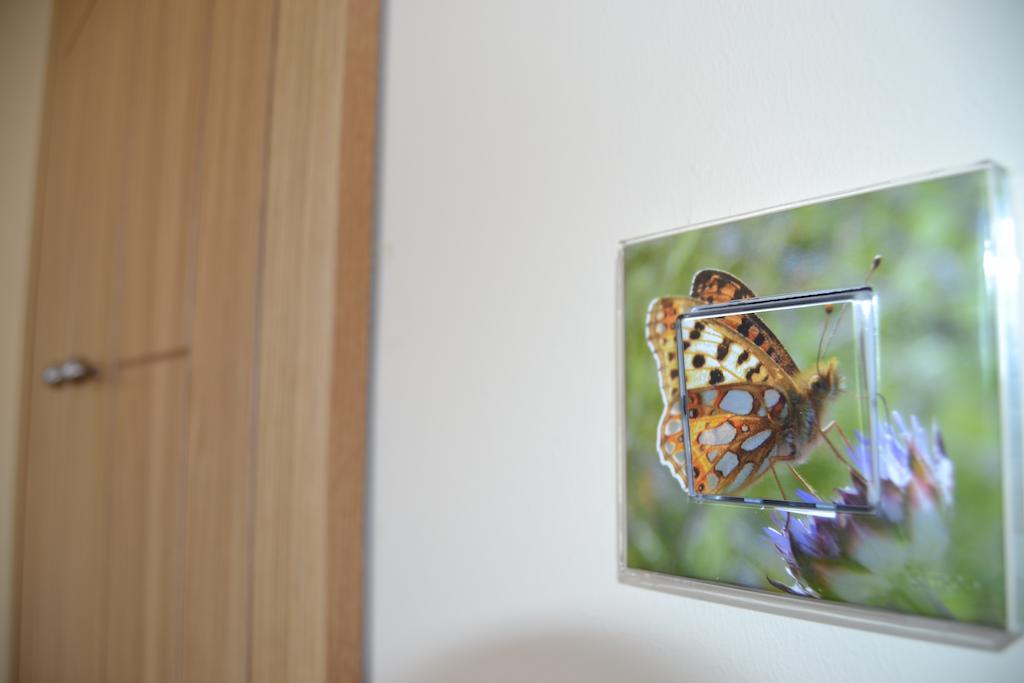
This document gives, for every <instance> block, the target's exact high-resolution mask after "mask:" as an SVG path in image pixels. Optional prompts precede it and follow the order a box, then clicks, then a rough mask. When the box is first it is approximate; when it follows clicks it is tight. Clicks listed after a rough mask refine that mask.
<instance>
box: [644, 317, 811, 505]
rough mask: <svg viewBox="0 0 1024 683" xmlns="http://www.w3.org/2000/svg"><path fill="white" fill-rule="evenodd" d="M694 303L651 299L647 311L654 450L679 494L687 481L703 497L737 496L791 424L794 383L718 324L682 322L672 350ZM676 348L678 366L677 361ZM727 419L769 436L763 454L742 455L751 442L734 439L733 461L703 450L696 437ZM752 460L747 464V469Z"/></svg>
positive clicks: (725, 452) (717, 452) (759, 472)
mask: <svg viewBox="0 0 1024 683" xmlns="http://www.w3.org/2000/svg"><path fill="white" fill-rule="evenodd" d="M698 303H699V302H698V301H696V300H694V299H690V298H686V297H663V298H660V299H655V300H654V301H652V302H651V305H650V307H649V308H648V312H647V343H648V346H649V347H650V348H651V351H652V352H653V354H654V357H655V360H656V362H657V365H658V371H659V382H660V386H661V394H662V399H663V400H664V410H663V412H662V416H661V420H660V422H659V425H658V440H657V443H658V452H659V455H660V458H661V460H662V462H663V463H664V464H665V465H667V466H668V467H669V468H670V469H671V470H672V472H673V474H674V475H675V478H676V479H677V480H678V481H679V483H680V485H681V486H682V487H683V488H684V489H687V490H688V482H689V481H695V482H696V483H697V486H698V490H699V491H700V492H702V493H719V492H722V491H724V490H726V489H727V488H728V489H729V490H733V489H735V490H739V489H740V488H743V487H745V486H746V485H749V484H750V483H753V482H754V481H756V480H757V479H758V478H759V477H760V476H761V475H763V474H764V472H765V470H766V468H767V465H764V464H763V463H762V461H761V460H757V458H759V457H764V458H767V457H768V455H767V454H768V453H769V452H773V451H772V449H773V447H774V445H775V441H776V440H778V439H780V438H781V437H779V436H778V435H777V434H781V433H782V432H783V431H784V429H783V427H784V425H785V424H786V421H787V419H788V418H789V411H790V406H789V399H788V397H789V396H790V395H791V393H792V390H793V388H794V385H793V382H792V379H791V378H790V377H789V376H788V375H787V374H786V373H785V372H784V371H783V370H782V369H781V368H779V367H778V366H777V365H776V364H775V363H774V362H773V361H772V360H771V358H769V357H767V356H766V355H765V352H764V351H763V350H762V349H761V348H759V347H756V346H753V345H752V343H751V342H750V341H749V340H747V339H745V338H743V337H741V336H740V335H739V333H738V332H737V331H736V330H734V329H732V328H730V327H728V326H726V325H723V324H721V321H720V320H709V321H703V322H702V321H690V320H686V321H685V322H684V323H683V325H681V332H682V333H683V335H684V336H683V339H682V340H681V343H680V344H678V345H677V342H676V337H675V325H676V321H677V320H678V318H679V316H681V315H682V314H683V313H684V312H685V311H686V310H688V309H689V308H692V307H693V306H694V305H697V304H698ZM680 346H681V347H682V354H683V359H682V361H683V362H682V363H680V359H679V358H678V351H679V349H680ZM681 369H682V370H683V371H685V373H686V387H687V393H686V405H685V406H681V405H680V391H681V382H680V372H681ZM684 410H685V416H684V413H683V411H684ZM731 418H736V419H739V420H741V421H743V425H742V426H740V427H737V428H736V429H737V430H739V432H738V433H739V434H740V435H742V434H744V433H746V432H744V431H743V429H742V427H746V428H747V429H748V430H749V429H752V428H753V427H752V425H762V426H761V428H760V429H758V430H757V431H758V432H760V431H764V430H766V429H767V430H769V431H770V432H771V433H772V434H773V436H772V443H771V444H770V445H769V446H768V447H766V448H763V449H761V448H759V449H756V450H750V449H744V448H742V445H743V444H744V443H748V445H749V443H752V442H747V441H746V440H745V439H739V437H737V439H739V440H738V441H737V444H736V448H735V449H733V453H734V455H735V457H733V456H729V455H728V452H729V451H728V450H723V449H717V450H714V451H713V452H711V451H709V450H708V449H707V448H704V446H705V444H704V443H703V442H701V441H700V440H699V439H700V435H701V434H702V433H703V432H704V431H705V430H706V429H714V428H715V427H717V426H720V424H721V421H722V420H725V419H731ZM684 419H688V420H689V425H690V438H691V459H692V461H693V462H692V465H693V469H692V471H687V465H686V449H685V441H684V439H685V436H684V423H683V420H684ZM709 420H710V421H709ZM748 436H749V435H748ZM774 453H775V454H776V455H779V456H780V457H781V454H782V451H780V450H779V449H775V450H774ZM741 456H743V457H741ZM751 459H753V460H752V462H753V464H752V465H751V467H750V468H746V467H745V465H746V464H747V461H748V460H751ZM744 470H746V471H744ZM701 486H703V489H701V488H700V487H701Z"/></svg>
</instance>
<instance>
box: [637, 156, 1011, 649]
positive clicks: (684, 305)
mask: <svg viewBox="0 0 1024 683" xmlns="http://www.w3.org/2000/svg"><path fill="white" fill-rule="evenodd" d="M1015 239H1016V234H1015V229H1014V225H1013V221H1012V218H1011V214H1010V211H1009V208H1008V203H1007V197H1006V192H1005V179H1004V173H1003V171H1002V170H1001V169H1000V168H999V167H998V166H996V165H994V164H991V163H984V164H979V165H976V166H973V167H970V168H967V169H961V170H958V171H954V172H943V173H937V174H931V175H929V176H927V177H923V178H919V179H914V180H911V181H904V182H896V183H889V184H886V185H882V186H879V187H875V188H871V189H867V190H858V191H856V192H850V193H846V194H842V195H837V196H833V197H828V198H824V199H820V200H814V201H811V202H806V203H801V204H795V205H791V206H785V207H781V208H776V209H771V210H767V211H764V212H760V213H756V214H751V215H745V216H737V217H734V218H729V219H726V220H721V221H715V222H712V223H705V224H701V225H694V226H690V227H686V228H682V229H679V230H672V231H669V232H665V233H660V234H657V235H653V236H647V237H640V238H637V239H632V240H628V241H626V242H624V243H623V244H622V248H621V252H620V259H619V266H620V281H619V305H618V311H617V313H618V323H619V330H618V331H619V346H618V349H619V359H620V360H619V368H618V371H619V378H618V379H619V383H618V387H619V576H620V580H621V581H623V582H625V583H629V584H633V585H638V586H643V587H647V588H654V589H658V590H664V591H670V592H676V593H680V594H683V595H687V596H691V597H699V598H705V599H710V600H716V601H719V602H727V603H730V604H735V605H742V606H747V607H751V608H755V609H760V610H766V611H772V612H777V613H782V614H788V615H792V616H799V617H803V618H809V619H815V620H819V621H827V622H831V623H838V624H844V625H848V626H856V627H860V628H870V629H874V630H878V631H884V632H890V633H897V634H902V635H907V636H912V637H919V638H925V639H931V640H937V641H943V642H953V643H958V644H963V645H970V646H976V647H988V648H998V647H1001V646H1003V645H1005V644H1006V643H1008V642H1010V641H1011V640H1012V639H1013V638H1014V637H1015V634H1016V632H1017V630H1018V628H1019V618H1020V617H1019V613H1020V607H1021V599H1022V598H1021V595H1022V593H1021V588H1022V586H1021V578H1020V577H1021V572H1020V570H1019V569H1018V567H1019V560H1020V558H1021V552H1020V551H1021V543H1022V541H1021V530H1022V528H1024V508H1022V499H1021V485H1022V476H1021V464H1022V451H1021V402H1020V389H1021V387H1020V366H1019V362H1018V360H1017V354H1018V352H1019V337H1018V328H1019V307H1020V300H1019V298H1018V288H1019V259H1018V252H1017V247H1016V242H1015Z"/></svg>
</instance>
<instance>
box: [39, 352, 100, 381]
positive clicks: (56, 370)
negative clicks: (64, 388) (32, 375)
mask: <svg viewBox="0 0 1024 683" xmlns="http://www.w3.org/2000/svg"><path fill="white" fill-rule="evenodd" d="M98 374H99V369H98V368H97V367H96V366H94V365H92V364H91V363H89V362H88V361H86V360H83V359H81V358H78V357H71V358H68V359H67V360H65V361H64V362H62V363H54V364H53V365H48V366H46V367H45V368H44V369H43V372H42V378H43V382H44V383H45V384H47V385H48V386H51V387H59V386H61V385H62V384H66V383H68V382H71V383H77V382H84V381H85V380H87V379H91V378H93V377H95V376H97V375H98Z"/></svg>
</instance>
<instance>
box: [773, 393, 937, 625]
mask: <svg viewBox="0 0 1024 683" xmlns="http://www.w3.org/2000/svg"><path fill="white" fill-rule="evenodd" d="M855 437H856V438H855V441H854V443H853V444H851V445H850V446H848V447H847V448H846V455H847V457H848V458H849V460H850V462H851V463H852V464H853V468H852V469H851V472H850V482H851V483H850V484H849V485H848V486H845V487H843V488H841V489H837V490H836V491H835V500H836V501H837V502H843V503H846V504H849V505H863V504H865V503H866V502H867V500H868V489H867V483H866V482H865V480H864V478H863V477H862V476H861V475H860V474H859V472H863V471H868V469H869V466H870V462H869V459H870V443H869V441H868V439H867V437H865V436H864V435H863V434H856V435H855ZM878 437H879V444H878V445H879V448H878V458H879V462H878V468H879V480H880V481H879V483H880V490H879V500H878V508H877V515H859V514H848V513H840V514H838V515H836V516H835V517H834V518H827V517H815V516H810V515H800V514H790V513H782V514H780V513H778V512H773V513H772V521H773V523H774V526H769V527H765V529H764V532H765V535H766V536H767V537H768V539H769V540H770V541H771V543H772V545H773V546H774V547H775V549H776V550H777V551H778V552H779V555H781V556H782V558H783V559H784V560H785V562H786V573H787V574H788V575H789V578H790V579H792V583H791V584H787V583H783V582H781V581H776V580H774V579H772V578H770V577H769V578H768V581H769V582H770V583H771V584H772V585H773V586H775V587H776V588H778V589H779V590H782V591H785V592H787V593H791V594H794V595H801V596H809V597H818V598H825V599H832V600H842V601H848V602H849V601H852V602H858V603H862V604H877V605H880V606H888V607H901V606H903V607H906V608H907V609H910V610H913V611H915V612H917V613H919V614H932V615H935V616H948V610H947V609H946V608H945V606H944V605H943V602H942V600H941V599H940V598H939V597H938V596H936V595H935V594H933V593H931V592H930V588H929V587H928V585H927V582H924V583H922V582H914V581H911V580H910V579H908V577H910V576H912V575H915V572H917V573H918V574H919V573H920V572H921V571H924V570H927V569H928V568H929V567H932V566H934V565H935V564H937V563H939V562H941V561H942V559H943V556H944V554H945V551H946V548H947V546H948V544H949V528H948V516H949V511H950V509H951V507H952V504H953V464H952V462H951V461H950V459H949V457H948V456H947V455H946V450H945V445H944V444H943V442H942V437H941V435H940V433H939V430H938V428H937V427H936V426H934V425H933V426H932V428H931V429H930V430H925V429H924V428H923V427H922V426H921V423H920V422H919V421H918V419H917V418H916V417H913V416H912V417H911V418H910V422H909V424H907V422H906V421H904V419H903V417H902V416H901V415H900V414H899V413H896V412H893V413H892V415H891V420H890V421H889V422H886V423H883V424H882V425H880V426H879V429H878ZM797 496H798V497H799V498H800V499H801V500H803V501H805V502H820V501H819V500H818V499H817V498H816V497H815V496H813V495H811V494H809V493H807V492H806V491H803V490H800V489H798V490H797Z"/></svg>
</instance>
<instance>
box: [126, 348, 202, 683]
mask: <svg viewBox="0 0 1024 683" xmlns="http://www.w3.org/2000/svg"><path fill="white" fill-rule="evenodd" d="M187 370H188V361H187V359H186V358H184V357H179V358H172V359H169V360H162V361H159V362H156V363H146V364H142V365H134V366H128V367H125V368H123V369H122V370H121V371H119V372H118V373H117V376H116V378H113V383H114V387H115V388H114V396H113V401H112V405H113V408H112V413H113V418H114V423H115V424H116V426H117V428H116V429H115V430H114V431H113V437H112V439H111V448H110V453H109V457H110V467H109V486H110V508H111V511H112V514H111V516H110V520H109V526H108V529H109V539H108V546H109V552H108V562H109V564H108V567H107V595H108V596H109V597H108V604H107V619H106V621H107V634H106V680H107V681H110V682H111V683H114V682H118V681H123V682H124V683H135V682H138V683H149V682H153V683H156V682H157V681H171V680H180V668H181V667H180V664H179V661H178V660H179V657H180V654H181V627H182V620H181V565H182V558H183V555H182V552H183V550H184V535H183V534H184V526H183V521H184V517H183V512H184V508H183V505H184V493H185V491H184V474H185V470H184V466H185V447H186V443H185V415H186V412H185V406H186V403H185V402H186V400H187V397H186V393H185V378H186V373H187Z"/></svg>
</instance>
